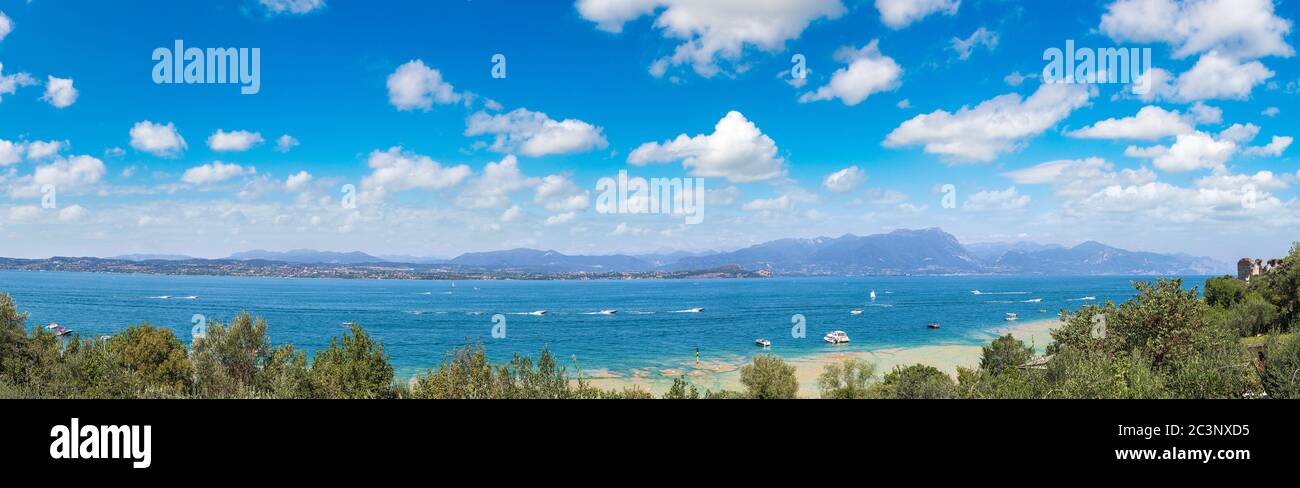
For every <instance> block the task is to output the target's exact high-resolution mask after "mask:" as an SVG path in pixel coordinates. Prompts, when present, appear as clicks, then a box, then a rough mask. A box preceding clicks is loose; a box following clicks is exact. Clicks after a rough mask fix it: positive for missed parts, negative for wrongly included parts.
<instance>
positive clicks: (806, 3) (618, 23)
mask: <svg viewBox="0 0 1300 488" xmlns="http://www.w3.org/2000/svg"><path fill="white" fill-rule="evenodd" d="M577 8H578V13H579V15H581V16H582V17H583V18H584V19H587V20H590V21H592V22H595V23H596V25H597V26H598V27H599V28H600V29H602V30H605V31H608V32H621V31H622V30H623V25H624V24H625V23H627V22H628V21H631V20H633V19H636V18H638V17H641V16H644V15H652V16H655V27H657V28H659V29H660V30H662V31H663V35H664V37H667V38H669V39H674V40H677V41H680V44H678V45H677V47H676V49H674V51H673V54H672V55H670V56H667V57H665V58H662V59H659V60H657V61H656V62H655V64H654V65H652V67H651V73H652V74H655V75H657V76H662V75H663V74H664V72H665V71H666V68H667V67H668V66H670V65H672V66H679V65H690V66H691V67H692V68H693V69H694V70H695V72H696V73H698V74H700V75H701V76H705V77H711V76H714V75H715V74H717V73H718V72H719V70H720V68H719V62H725V63H729V64H732V65H739V64H742V59H741V58H742V55H743V54H744V52H745V50H746V48H751V47H752V48H758V49H761V50H764V51H779V50H781V49H783V48H784V47H785V43H786V41H789V40H791V39H795V38H798V37H799V36H800V35H801V34H802V33H803V31H804V29H806V28H807V27H808V25H809V24H811V23H812V22H813V21H815V20H817V19H821V18H826V19H835V18H839V17H840V16H841V15H843V14H844V13H845V12H846V9H845V7H844V5H843V4H842V3H841V2H840V0H743V1H738V0H578V2H577Z"/></svg>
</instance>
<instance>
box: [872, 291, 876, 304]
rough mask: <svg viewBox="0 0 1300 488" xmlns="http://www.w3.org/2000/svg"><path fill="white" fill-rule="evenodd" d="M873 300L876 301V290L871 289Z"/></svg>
mask: <svg viewBox="0 0 1300 488" xmlns="http://www.w3.org/2000/svg"><path fill="white" fill-rule="evenodd" d="M871 301H873V302H874V301H876V290H871Z"/></svg>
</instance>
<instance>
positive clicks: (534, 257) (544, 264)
mask: <svg viewBox="0 0 1300 488" xmlns="http://www.w3.org/2000/svg"><path fill="white" fill-rule="evenodd" d="M447 264H450V265H455V266H463V267H474V268H486V269H501V270H504V269H512V270H526V271H547V272H574V271H650V270H652V269H653V268H654V267H655V266H654V265H652V264H650V263H649V262H646V261H643V260H641V259H638V258H634V257H632V256H625V255H611V256H569V255H566V254H561V253H559V252H556V251H538V250H536V249H511V250H508V251H491V252H472V253H466V254H462V255H460V256H457V257H456V258H455V259H452V260H451V261H448V262H447Z"/></svg>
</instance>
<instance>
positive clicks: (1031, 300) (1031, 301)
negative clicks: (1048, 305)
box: [1021, 298, 1043, 303]
mask: <svg viewBox="0 0 1300 488" xmlns="http://www.w3.org/2000/svg"><path fill="white" fill-rule="evenodd" d="M1042 301H1043V299H1042V298H1030V299H1028V300H1025V301H1023V302H1021V303H1039V302H1042Z"/></svg>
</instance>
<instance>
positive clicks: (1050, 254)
mask: <svg viewBox="0 0 1300 488" xmlns="http://www.w3.org/2000/svg"><path fill="white" fill-rule="evenodd" d="M1227 269H1228V266H1227V265H1226V264H1224V263H1219V262H1217V261H1214V260H1213V259H1209V258H1202V257H1194V256H1186V255H1171V254H1157V253H1152V252H1140V251H1127V250H1124V249H1119V248H1116V247H1111V246H1107V245H1105V244H1102V243H1100V242H1095V241H1088V242H1085V243H1082V244H1079V245H1077V246H1074V247H1071V248H1056V249H1044V250H1039V251H1023V250H1011V251H1007V252H1006V253H1005V254H1003V255H1002V257H1000V258H998V259H997V260H996V261H995V262H994V263H992V265H991V266H990V271H993V272H1001V273H1011V274H1045V275H1101V274H1131V275H1170V274H1200V275H1207V274H1217V273H1221V272H1225V270H1227Z"/></svg>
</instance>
